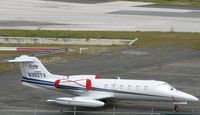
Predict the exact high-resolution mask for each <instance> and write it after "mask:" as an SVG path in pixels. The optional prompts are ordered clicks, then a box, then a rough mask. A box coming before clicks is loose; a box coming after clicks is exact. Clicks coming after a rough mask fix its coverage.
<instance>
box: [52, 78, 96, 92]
mask: <svg viewBox="0 0 200 115" xmlns="http://www.w3.org/2000/svg"><path fill="white" fill-rule="evenodd" d="M84 81H85V84H84V85H85V88H86V90H87V91H89V90H92V81H91V80H90V79H86V80H84ZM61 82H62V80H56V81H55V83H54V86H55V87H56V88H59V86H60V83H61ZM71 83H73V82H71ZM67 84H68V83H67ZM62 85H65V84H64V83H62Z"/></svg>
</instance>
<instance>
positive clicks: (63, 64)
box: [0, 47, 200, 115]
mask: <svg viewBox="0 0 200 115" xmlns="http://www.w3.org/2000/svg"><path fill="white" fill-rule="evenodd" d="M199 57H200V52H199V50H194V49H189V48H182V47H148V48H132V47H128V48H117V49H115V50H109V51H106V52H103V53H100V54H95V55H90V56H87V55H84V54H83V55H82V56H80V57H75V58H69V59H62V58H59V59H56V60H54V61H51V62H48V63H44V64H45V67H46V68H47V69H48V70H49V71H50V72H51V73H55V74H61V75H74V74H75V75H76V74H97V75H100V76H102V78H113V79H117V77H120V78H121V79H143V80H147V79H148V80H152V79H154V80H162V81H166V82H168V83H170V84H171V85H173V86H174V87H175V88H177V89H180V90H182V91H185V92H187V93H190V94H193V95H195V96H196V97H198V98H200V92H199V86H200V79H199V77H200V76H199V75H200V71H199V70H200V59H199ZM20 79H21V73H20V72H19V70H13V71H10V72H7V73H1V74H0V81H1V83H0V91H1V92H0V94H1V95H0V102H1V103H0V114H1V115H12V114H15V115H21V114H23V113H26V115H27V114H28V115H29V114H30V115H31V114H34V109H35V108H36V109H37V113H38V114H39V115H40V114H41V115H46V114H48V115H51V114H53V113H54V114H58V115H64V114H68V112H67V111H73V110H74V108H73V107H69V106H62V105H56V104H50V103H47V102H46V100H47V99H52V98H56V97H63V96H66V97H69V96H71V95H69V94H64V93H59V92H54V91H49V90H38V89H32V88H29V87H26V86H23V85H22V84H21V82H20ZM113 107H115V112H124V113H120V115H121V114H122V115H123V114H127V113H128V114H134V113H140V114H142V113H143V114H144V113H151V112H152V111H153V112H155V113H167V112H171V109H172V108H173V105H172V104H171V103H166V102H147V101H128V100H127V101H126V100H124V101H122V100H121V101H119V100H116V101H113V102H110V103H109V104H108V105H106V106H105V107H101V108H92V109H91V108H81V107H77V108H76V110H78V111H86V112H82V113H79V115H82V114H87V115H90V114H91V115H92V114H107V115H110V114H113V113H112V112H113ZM180 108H181V109H180V111H181V112H183V113H191V112H192V113H198V114H200V103H199V102H189V104H188V105H181V106H180ZM87 111H89V112H87ZM91 112H95V113H91ZM103 112H110V113H103ZM70 114H73V112H71V113H70ZM118 114H119V113H118Z"/></svg>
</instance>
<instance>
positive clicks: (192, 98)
mask: <svg viewBox="0 0 200 115" xmlns="http://www.w3.org/2000/svg"><path fill="white" fill-rule="evenodd" d="M191 101H199V99H198V98H197V97H195V96H192V97H191Z"/></svg>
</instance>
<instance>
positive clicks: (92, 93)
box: [8, 55, 199, 111]
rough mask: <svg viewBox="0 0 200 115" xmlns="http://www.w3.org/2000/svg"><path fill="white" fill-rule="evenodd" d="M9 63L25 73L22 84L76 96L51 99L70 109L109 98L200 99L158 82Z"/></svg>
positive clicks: (26, 59) (26, 61)
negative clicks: (65, 72)
mask: <svg viewBox="0 0 200 115" xmlns="http://www.w3.org/2000/svg"><path fill="white" fill-rule="evenodd" d="M8 62H18V63H19V64H20V69H21V72H22V80H21V81H22V83H23V85H26V86H30V87H33V88H40V89H44V88H45V89H51V90H56V91H60V92H63V93H70V94H73V95H74V97H58V98H56V99H48V100H47V102H52V103H56V104H61V105H67V106H74V107H76V106H81V107H102V106H104V105H105V104H106V102H107V101H106V102H105V100H106V99H111V100H112V99H113V100H135V101H164V102H170V103H172V104H174V108H173V110H174V111H178V109H179V107H178V105H179V104H187V102H189V101H198V100H199V99H198V98H197V97H195V96H193V95H191V94H188V93H185V92H182V91H180V90H178V89H176V88H174V87H173V86H171V85H170V84H169V83H167V82H164V81H156V80H131V79H120V78H118V79H103V78H102V77H100V76H97V75H71V76H63V75H55V74H51V73H50V72H49V71H48V70H47V69H46V68H45V67H44V66H43V65H42V63H41V62H40V60H39V59H38V58H36V57H30V56H27V55H22V56H20V57H16V58H15V59H13V60H8Z"/></svg>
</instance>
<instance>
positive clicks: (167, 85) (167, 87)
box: [159, 83, 175, 90]
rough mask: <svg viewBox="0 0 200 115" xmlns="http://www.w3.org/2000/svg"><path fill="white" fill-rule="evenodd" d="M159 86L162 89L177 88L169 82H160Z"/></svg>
mask: <svg viewBox="0 0 200 115" xmlns="http://www.w3.org/2000/svg"><path fill="white" fill-rule="evenodd" d="M159 87H160V88H162V89H167V90H175V88H174V87H173V86H171V85H170V84H168V83H163V84H160V85H159Z"/></svg>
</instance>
